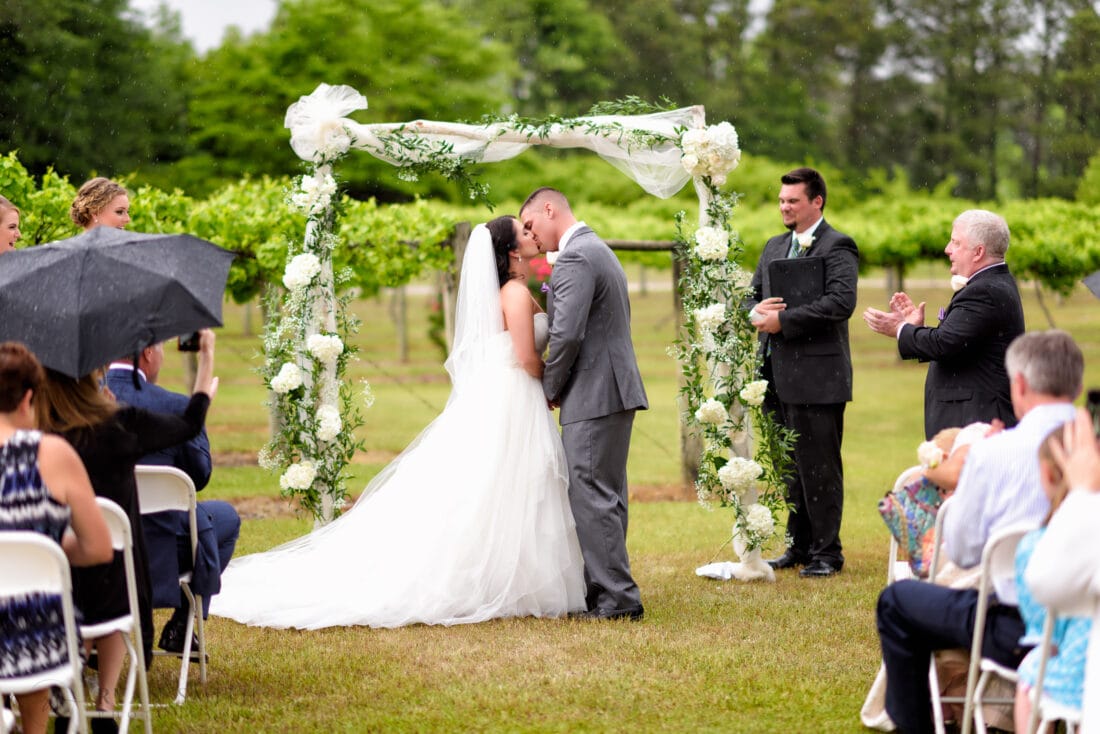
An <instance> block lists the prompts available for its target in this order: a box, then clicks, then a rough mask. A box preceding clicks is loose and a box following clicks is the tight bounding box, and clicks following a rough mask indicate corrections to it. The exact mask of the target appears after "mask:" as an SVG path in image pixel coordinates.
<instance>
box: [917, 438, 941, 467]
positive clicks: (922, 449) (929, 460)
mask: <svg viewBox="0 0 1100 734" xmlns="http://www.w3.org/2000/svg"><path fill="white" fill-rule="evenodd" d="M917 461H919V462H920V465H921V466H923V467H924V468H925V469H932V468H934V467H937V466H939V465H940V462H941V461H943V449H941V448H940V447H939V446H937V445H936V444H935V442H933V441H924V442H923V443H921V445H920V446H918V447H917Z"/></svg>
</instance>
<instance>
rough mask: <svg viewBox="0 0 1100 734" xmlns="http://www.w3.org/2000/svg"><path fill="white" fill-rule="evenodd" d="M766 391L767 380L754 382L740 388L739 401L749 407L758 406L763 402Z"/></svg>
mask: <svg viewBox="0 0 1100 734" xmlns="http://www.w3.org/2000/svg"><path fill="white" fill-rule="evenodd" d="M767 389H768V381H767V380H754V381H753V382H750V383H749V384H747V385H745V386H744V387H743V388H741V392H740V395H741V399H742V400H744V401H745V402H746V403H748V404H749V405H760V404H762V403H763V402H764V393H765V391H767Z"/></svg>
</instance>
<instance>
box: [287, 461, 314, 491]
mask: <svg viewBox="0 0 1100 734" xmlns="http://www.w3.org/2000/svg"><path fill="white" fill-rule="evenodd" d="M316 478H317V468H316V467H315V466H314V465H313V462H312V461H309V460H306V461H301V462H298V463H297V464H291V465H290V466H288V467H287V470H286V471H285V472H283V475H282V476H281V477H279V486H280V487H282V488H283V489H299V490H301V489H309V488H310V487H311V486H313V480H314V479H316Z"/></svg>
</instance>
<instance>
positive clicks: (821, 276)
mask: <svg viewBox="0 0 1100 734" xmlns="http://www.w3.org/2000/svg"><path fill="white" fill-rule="evenodd" d="M824 262H825V261H824V260H823V259H822V258H820V257H791V258H783V259H781V260H772V261H771V262H770V263H768V286H769V287H768V288H767V289H766V291H770V292H765V293H764V297H765V298H769V297H772V296H779V297H780V298H782V299H783V302H784V303H785V304H787V308H794V307H796V306H804V305H806V304H807V303H811V302H813V301H816V300H817V299H819V298H821V297H822V296H823V295H825V264H824Z"/></svg>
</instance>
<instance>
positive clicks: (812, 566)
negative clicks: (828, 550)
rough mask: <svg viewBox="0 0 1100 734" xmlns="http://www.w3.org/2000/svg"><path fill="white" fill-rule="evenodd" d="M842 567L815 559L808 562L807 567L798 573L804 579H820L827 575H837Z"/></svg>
mask: <svg viewBox="0 0 1100 734" xmlns="http://www.w3.org/2000/svg"><path fill="white" fill-rule="evenodd" d="M840 569H841V567H840V566H834V565H833V564H831V563H828V562H827V561H813V562H811V563H808V564H806V567H805V568H803V569H802V570H801V571H799V572H798V575H799V576H801V577H802V578H804V579H810V578H813V579H818V578H825V577H826V576H836V575H837V574H838V573H840Z"/></svg>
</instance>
